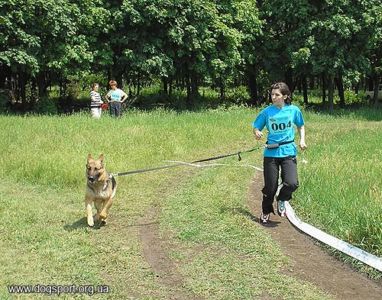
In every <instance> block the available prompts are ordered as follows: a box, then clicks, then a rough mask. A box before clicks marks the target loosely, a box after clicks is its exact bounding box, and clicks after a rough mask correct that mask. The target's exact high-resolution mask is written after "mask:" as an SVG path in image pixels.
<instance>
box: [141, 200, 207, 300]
mask: <svg viewBox="0 0 382 300" xmlns="http://www.w3.org/2000/svg"><path fill="white" fill-rule="evenodd" d="M159 213H160V208H159V207H158V206H152V207H150V208H149V209H148V210H147V211H146V214H145V216H144V217H143V218H142V219H141V220H140V223H141V224H142V225H141V227H140V230H139V235H140V238H141V242H142V246H143V253H144V256H145V259H146V261H147V262H148V263H149V265H150V266H151V268H152V269H153V271H154V272H155V274H156V276H157V278H158V280H159V282H160V283H161V284H163V285H164V286H166V288H167V289H168V291H169V294H170V296H169V299H179V300H182V299H184V300H185V299H200V298H198V297H197V296H196V295H193V294H191V293H189V292H187V291H186V290H185V289H184V284H183V277H182V275H181V274H180V273H179V272H178V271H177V267H176V265H175V263H174V262H173V261H172V260H171V259H170V258H169V256H168V254H169V253H170V249H169V243H168V242H166V240H164V239H162V238H161V236H160V232H159V221H158V216H159Z"/></svg>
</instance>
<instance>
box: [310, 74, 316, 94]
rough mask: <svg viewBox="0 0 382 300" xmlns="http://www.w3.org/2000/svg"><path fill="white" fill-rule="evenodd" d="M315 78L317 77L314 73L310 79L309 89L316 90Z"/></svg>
mask: <svg viewBox="0 0 382 300" xmlns="http://www.w3.org/2000/svg"><path fill="white" fill-rule="evenodd" d="M314 79H315V77H314V76H313V75H312V76H310V80H309V89H310V90H314Z"/></svg>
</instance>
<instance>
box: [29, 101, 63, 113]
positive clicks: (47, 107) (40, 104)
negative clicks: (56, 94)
mask: <svg viewBox="0 0 382 300" xmlns="http://www.w3.org/2000/svg"><path fill="white" fill-rule="evenodd" d="M34 112H36V113H38V114H42V115H55V114H57V113H58V109H57V104H56V101H54V100H53V99H50V98H48V97H43V98H41V99H39V100H38V101H37V103H36V105H35V107H34Z"/></svg>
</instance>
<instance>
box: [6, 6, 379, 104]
mask: <svg viewBox="0 0 382 300" xmlns="http://www.w3.org/2000/svg"><path fill="white" fill-rule="evenodd" d="M381 74H382V5H381V2H380V0H360V1H355V0H354V1H352V0H337V1H333V0H290V1H284V0H272V1H271V0H264V1H251V0H215V1H214V0H203V1H202V0H176V1H175V0H173V1H171V0H130V1H126V0H125V1H123V0H112V1H106V0H81V1H80V0H35V1H30V0H17V1H16V0H0V89H9V90H11V91H12V92H13V97H14V98H15V99H16V101H19V102H22V103H24V104H25V103H32V104H33V103H35V102H36V101H38V99H41V98H42V97H46V95H47V93H48V88H49V87H52V86H58V87H59V93H60V96H62V97H64V96H65V95H67V94H68V93H69V91H70V88H69V87H70V84H72V83H73V82H83V79H84V78H92V79H97V78H102V79H104V80H105V81H106V80H108V79H111V78H113V79H116V80H117V81H118V82H119V83H123V84H124V85H125V87H126V86H128V87H129V90H130V91H133V92H134V93H135V94H139V93H140V90H141V87H142V86H143V85H145V84H147V83H150V82H152V81H153V80H155V81H160V82H161V86H162V90H163V93H166V94H167V95H171V94H172V93H173V91H174V89H175V88H176V89H182V90H184V91H186V95H187V97H186V99H185V101H186V103H187V106H188V107H192V106H193V101H194V99H196V97H198V95H199V89H200V87H201V86H209V87H212V88H214V89H216V90H218V91H219V94H220V97H221V98H224V97H225V93H226V90H227V88H229V87H232V86H239V85H246V86H247V87H248V91H249V94H250V99H249V100H248V103H249V104H252V105H257V104H259V103H260V102H261V101H262V99H264V97H265V96H266V89H267V88H268V87H269V84H270V83H271V82H273V81H276V80H283V81H285V82H287V83H288V85H289V86H290V87H291V88H292V89H295V88H296V87H298V88H299V89H301V91H302V92H303V95H304V101H305V102H306V103H308V101H309V100H308V92H307V91H308V89H309V88H315V89H317V88H320V89H322V97H323V102H326V103H328V105H329V107H331V108H333V95H334V90H335V89H337V90H338V95H339V98H340V103H341V104H344V103H345V99H344V90H345V89H346V88H349V87H351V88H353V89H355V91H356V92H357V91H358V89H364V88H365V87H367V88H368V89H369V88H374V90H375V93H374V98H373V99H372V100H371V101H372V102H373V103H375V104H377V102H378V101H377V91H378V90H377V89H378V84H379V82H380V78H381ZM27 90H28V91H29V94H28V95H27Z"/></svg>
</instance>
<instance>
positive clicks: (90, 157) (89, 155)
mask: <svg viewBox="0 0 382 300" xmlns="http://www.w3.org/2000/svg"><path fill="white" fill-rule="evenodd" d="M91 159H93V157H92V155H91V154H90V153H89V154H88V161H89V160H91Z"/></svg>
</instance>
